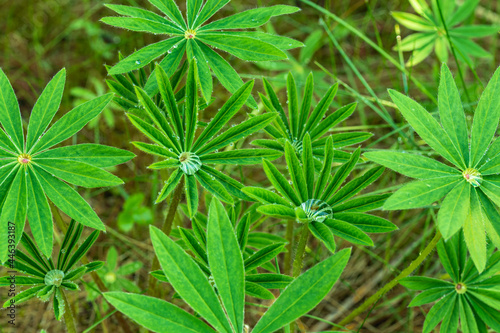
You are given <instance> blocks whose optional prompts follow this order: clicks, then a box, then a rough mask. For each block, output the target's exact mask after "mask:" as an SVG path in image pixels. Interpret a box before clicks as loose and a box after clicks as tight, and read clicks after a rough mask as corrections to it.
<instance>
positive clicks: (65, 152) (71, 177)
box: [0, 69, 134, 261]
mask: <svg viewBox="0 0 500 333" xmlns="http://www.w3.org/2000/svg"><path fill="white" fill-rule="evenodd" d="M65 79H66V72H65V70H64V69H62V70H61V71H59V73H57V74H56V76H55V77H54V78H53V79H52V80H51V81H50V82H49V83H48V84H47V86H46V87H45V89H44V91H43V92H42V94H41V95H40V97H39V98H38V101H37V102H36V104H35V106H34V107H33V110H32V112H31V116H30V121H29V124H28V130H27V134H26V137H25V136H24V130H23V124H22V119H21V113H20V110H19V104H18V102H17V99H16V95H15V94H14V90H13V89H12V86H11V85H10V82H9V80H8V79H7V77H6V76H5V74H4V72H3V71H2V70H0V96H1V97H2V98H0V123H1V124H2V126H3V129H1V128H0V209H1V214H0V237H3V239H7V235H6V233H7V231H8V230H9V229H8V222H14V223H15V224H16V243H18V242H19V240H20V239H21V235H22V232H23V230H24V223H25V220H26V215H27V216H28V220H29V223H30V227H31V231H32V234H33V236H34V238H35V241H36V243H37V244H38V246H39V248H40V250H41V251H42V253H43V254H44V255H45V256H49V255H50V254H51V253H52V246H53V226H52V213H51V210H50V207H49V202H48V200H47V198H48V199H49V200H50V201H51V202H52V203H53V204H54V205H55V206H57V207H58V208H59V209H61V210H62V211H63V212H64V213H66V214H67V215H69V216H70V217H71V218H74V219H75V220H78V221H79V222H80V223H82V224H84V225H86V226H88V227H91V228H95V229H99V230H104V224H103V223H102V222H101V220H100V219H99V217H98V216H97V214H96V213H95V212H94V210H93V209H92V208H91V207H90V206H89V204H88V203H87V202H86V201H85V200H84V199H83V198H82V197H81V196H80V195H79V194H78V192H76V191H75V190H74V189H73V188H72V187H71V186H70V185H68V184H66V183H65V182H67V183H70V184H73V185H77V186H83V187H88V188H92V187H101V186H115V185H118V184H122V183H123V182H122V181H121V180H120V179H119V178H118V177H116V176H113V175H112V174H110V173H109V172H107V171H105V170H103V168H105V167H110V166H114V165H117V164H120V163H124V162H126V161H128V160H130V159H131V158H133V157H134V154H132V153H130V152H128V151H125V150H121V149H117V148H113V147H108V146H102V145H97V144H80V145H74V146H65V147H60V148H55V149H49V148H51V147H53V146H55V145H57V144H58V143H60V142H62V141H64V140H66V139H68V138H70V137H72V136H73V135H74V134H76V133H77V132H78V131H79V130H80V129H82V128H83V127H84V126H85V125H86V124H87V123H88V122H89V121H91V120H92V119H94V118H95V117H96V116H97V115H98V114H99V113H100V112H101V111H102V110H103V108H105V107H106V105H108V103H109V101H110V100H111V98H112V94H107V95H104V96H100V97H97V98H95V99H93V100H91V101H88V102H86V103H84V104H82V105H80V106H78V107H76V108H74V109H73V110H71V111H69V112H68V113H66V114H65V115H64V116H63V117H61V119H59V120H58V121H57V122H55V123H54V124H53V125H52V126H51V127H50V128H48V126H49V124H50V122H51V121H52V118H53V117H54V115H55V114H56V112H57V110H58V108H59V105H60V103H61V98H62V94H63V90H64V83H65ZM47 128H48V129H47ZM28 206H29V207H30V209H27V207H28ZM0 244H1V245H2V247H1V248H0V260H2V261H5V259H6V255H7V242H1V243H0Z"/></svg>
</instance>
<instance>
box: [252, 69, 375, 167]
mask: <svg viewBox="0 0 500 333" xmlns="http://www.w3.org/2000/svg"><path fill="white" fill-rule="evenodd" d="M263 81H264V88H265V90H266V94H267V96H264V95H263V94H260V93H259V96H260V98H261V100H262V103H263V104H264V106H265V108H266V110H267V111H268V112H272V113H277V114H278V117H276V119H275V120H274V122H273V124H272V125H270V126H267V127H266V131H267V133H269V135H271V136H272V137H273V140H268V139H258V140H254V141H253V142H252V144H254V145H257V146H261V147H266V148H271V149H276V150H279V151H281V152H283V151H284V149H285V143H286V142H289V143H290V144H291V145H292V147H293V148H294V149H295V151H296V152H297V153H298V154H301V153H302V146H303V141H304V137H305V135H306V134H308V135H309V137H310V140H311V144H312V148H313V150H312V152H313V155H314V156H315V157H317V158H320V159H322V158H323V157H324V147H325V143H326V140H327V137H326V136H323V135H324V134H325V133H328V132H329V131H330V130H331V129H332V128H333V127H334V126H336V125H338V124H339V123H341V122H342V121H344V120H345V119H347V118H348V117H349V116H350V115H351V114H352V113H353V112H354V110H355V109H356V103H351V104H348V105H346V106H343V107H341V108H339V109H338V110H337V111H335V112H333V113H331V114H329V115H328V116H327V115H326V114H327V111H328V109H329V108H330V105H331V104H332V102H333V99H334V98H335V95H336V94H337V90H338V83H337V84H334V85H333V86H331V87H330V89H328V91H327V92H326V93H325V95H324V96H323V97H322V98H321V100H320V101H319V102H318V103H317V104H316V106H314V108H313V110H312V111H311V106H312V103H313V92H314V78H313V75H312V73H311V74H309V76H308V77H307V81H306V85H305V88H304V95H303V97H302V101H301V104H300V107H299V99H298V87H297V84H296V83H295V79H294V77H293V75H292V74H291V73H289V74H288V77H287V85H286V86H287V97H288V99H287V102H286V104H287V107H288V117H287V115H286V113H285V111H284V109H283V106H282V105H281V103H280V101H279V99H278V97H277V95H276V93H275V92H274V90H273V87H272V86H271V84H270V83H269V82H268V81H267V80H266V79H264V80H263ZM332 136H333V142H334V145H333V147H334V148H335V149H336V151H335V160H336V161H341V162H344V161H347V160H348V159H349V157H350V156H349V153H347V152H344V151H342V150H338V149H339V148H343V147H347V146H352V145H355V144H358V143H361V142H363V141H365V140H367V139H369V138H370V137H371V136H372V134H371V133H366V132H352V133H339V134H333V135H332ZM315 163H316V164H318V165H319V161H316V162H315Z"/></svg>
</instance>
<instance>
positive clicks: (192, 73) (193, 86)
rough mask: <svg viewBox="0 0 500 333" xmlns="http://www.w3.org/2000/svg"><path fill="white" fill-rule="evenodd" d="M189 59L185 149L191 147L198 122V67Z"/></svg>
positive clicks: (187, 149)
mask: <svg viewBox="0 0 500 333" xmlns="http://www.w3.org/2000/svg"><path fill="white" fill-rule="evenodd" d="M189 61H190V63H189V71H188V76H187V79H186V110H185V122H186V132H185V138H186V139H185V140H186V141H185V142H184V149H185V151H189V150H190V149H191V145H192V144H193V138H194V134H195V131H196V123H197V122H198V80H197V77H198V69H197V68H198V67H197V65H196V61H195V60H192V59H189Z"/></svg>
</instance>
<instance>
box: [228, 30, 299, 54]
mask: <svg viewBox="0 0 500 333" xmlns="http://www.w3.org/2000/svg"><path fill="white" fill-rule="evenodd" d="M223 33H224V34H229V35H233V36H242V37H250V38H254V39H258V40H260V41H261V42H266V43H268V44H271V45H273V46H275V47H277V48H278V49H280V50H282V51H284V50H290V49H294V48H297V47H303V46H304V44H302V43H301V42H299V41H297V40H295V39H292V38H288V37H284V36H278V35H274V34H268V33H265V32H260V31H224V32H223Z"/></svg>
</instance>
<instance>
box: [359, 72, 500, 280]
mask: <svg viewBox="0 0 500 333" xmlns="http://www.w3.org/2000/svg"><path fill="white" fill-rule="evenodd" d="M389 94H390V95H391V98H392V100H393V101H394V103H395V104H396V105H397V106H398V108H399V110H400V111H401V113H402V114H403V116H404V117H405V119H406V120H407V121H408V122H409V123H410V125H411V126H412V127H413V129H414V130H415V131H416V132H417V133H418V135H420V137H421V138H422V139H423V140H424V141H425V142H427V144H428V145H429V146H430V148H432V149H433V150H435V152H436V153H437V154H439V155H441V157H442V158H443V159H444V160H446V161H448V162H449V163H451V164H452V165H453V166H449V165H447V164H445V163H442V162H440V161H438V160H435V159H431V158H429V157H425V156H422V155H417V154H406V153H403V152H393V151H377V152H369V153H365V156H366V157H367V158H368V159H370V160H372V161H374V162H377V163H379V164H382V165H384V166H386V167H388V168H391V169H393V170H394V171H396V172H399V173H401V174H403V175H405V176H408V177H411V178H416V179H418V180H417V181H415V182H411V183H409V184H407V185H405V186H403V187H402V188H400V189H399V190H398V191H396V193H394V194H393V195H392V196H391V197H390V198H389V199H388V200H387V201H386V202H385V204H384V208H385V209H389V210H394V209H411V208H419V207H425V206H427V205H431V204H432V203H434V202H435V201H437V200H439V199H441V198H442V197H443V196H445V195H446V197H445V199H444V200H443V202H442V204H441V207H440V209H439V213H438V216H437V224H438V227H439V231H440V232H441V234H442V235H443V237H444V238H445V239H448V238H450V237H451V236H453V235H454V234H455V233H456V232H458V231H459V230H460V229H462V228H463V231H464V236H465V242H466V243H467V247H468V249H469V252H470V255H471V258H472V260H473V261H474V263H475V264H476V268H477V269H478V271H479V272H481V271H483V270H484V268H485V266H486V261H487V251H486V243H487V239H486V235H488V236H489V238H490V240H492V241H493V243H494V244H495V245H496V246H497V247H500V236H499V235H500V225H499V223H498V221H500V214H499V213H498V210H497V207H498V206H500V185H499V184H500V183H499V177H498V173H499V172H500V140H499V139H496V140H494V141H493V142H492V140H493V138H494V137H495V132H496V130H497V127H498V121H499V120H500V68H499V69H497V70H496V72H495V74H493V77H492V78H491V80H490V82H489V83H488V85H487V87H486V88H485V89H484V92H483V94H482V96H481V99H480V100H479V103H478V105H477V109H476V112H475V113H474V120H473V122H472V126H471V130H470V136H469V130H468V129H467V120H466V117H465V114H464V110H463V107H462V102H461V100H460V95H459V92H458V89H457V86H456V84H455V81H454V80H453V76H452V75H451V72H450V70H449V69H448V66H446V64H443V66H442V67H441V81H440V84H439V94H438V99H439V105H438V107H439V118H440V120H441V124H440V123H439V122H438V121H437V120H436V119H434V117H433V116H432V115H431V114H429V113H428V112H427V111H426V110H425V109H424V108H423V107H422V106H421V105H420V104H418V103H417V102H415V101H414V100H412V99H411V98H409V97H406V96H404V95H403V94H401V93H399V92H396V91H394V90H389ZM469 137H470V139H469Z"/></svg>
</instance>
